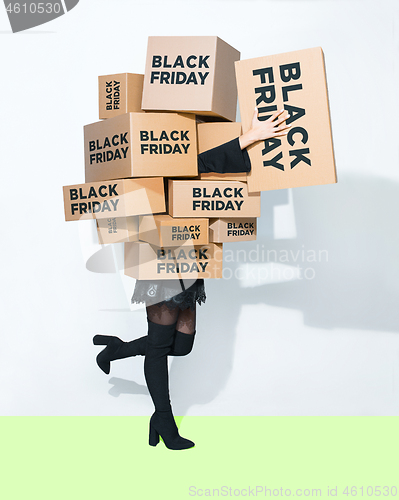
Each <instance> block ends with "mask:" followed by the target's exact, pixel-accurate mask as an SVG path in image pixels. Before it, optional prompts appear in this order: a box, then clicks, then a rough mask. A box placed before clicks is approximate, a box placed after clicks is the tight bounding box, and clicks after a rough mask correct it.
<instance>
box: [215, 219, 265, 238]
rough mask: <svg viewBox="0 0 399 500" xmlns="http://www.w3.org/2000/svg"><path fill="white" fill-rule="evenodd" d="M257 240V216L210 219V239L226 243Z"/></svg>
mask: <svg viewBox="0 0 399 500" xmlns="http://www.w3.org/2000/svg"><path fill="white" fill-rule="evenodd" d="M253 240H256V218H254V217H249V218H247V219H211V220H210V221H209V241H212V242H214V243H224V242H230V241H253Z"/></svg>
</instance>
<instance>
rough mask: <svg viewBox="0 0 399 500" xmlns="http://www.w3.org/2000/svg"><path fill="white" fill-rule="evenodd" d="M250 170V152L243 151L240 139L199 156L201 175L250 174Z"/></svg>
mask: <svg viewBox="0 0 399 500" xmlns="http://www.w3.org/2000/svg"><path fill="white" fill-rule="evenodd" d="M250 170H251V160H250V159H249V155H248V151H247V150H246V149H243V150H241V148H240V142H239V140H238V137H237V138H236V139H233V140H232V141H230V142H226V143H225V144H222V145H221V146H217V147H216V148H213V149H209V150H208V151H204V152H203V153H201V154H200V155H198V173H199V174H204V173H206V172H217V173H218V174H235V173H238V172H249V171H250Z"/></svg>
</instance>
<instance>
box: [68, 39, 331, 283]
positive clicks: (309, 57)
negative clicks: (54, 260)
mask: <svg viewBox="0 0 399 500" xmlns="http://www.w3.org/2000/svg"><path fill="white" fill-rule="evenodd" d="M239 57H240V54H239V52H237V51H236V50H235V49H234V48H232V47H231V46H230V45H228V44H227V43H225V42H224V41H222V40H221V39H220V38H218V37H211V36H210V37H150V38H149V41H148V50H147V61H146V68H145V74H144V75H135V74H117V75H108V76H100V77H99V106H100V115H99V116H100V119H101V120H103V121H100V122H96V123H93V124H90V125H87V126H85V127H84V148H85V181H86V183H85V184H80V185H75V186H65V187H64V203H65V218H66V220H67V221H70V220H81V219H88V218H95V219H97V229H98V237H99V242H100V243H101V244H105V243H120V242H125V274H127V275H128V276H132V277H134V278H136V279H171V278H220V277H222V260H223V257H222V244H223V243H224V242H234V241H245V240H254V239H256V218H257V217H259V216H260V191H263V190H268V189H281V188H287V187H297V186H304V185H312V184H325V183H330V182H336V175H335V166H334V159H333V150H332V140H331V130H330V120H329V111H328V101H327V89H326V82H325V75H324V61H323V55H322V51H321V49H308V50H304V51H299V52H293V53H289V54H281V55H280V56H271V57H265V58H258V59H252V60H247V61H239ZM234 66H236V68H234ZM235 72H236V74H237V83H238V95H239V101H240V108H241V109H240V110H241V117H242V121H243V128H244V131H246V130H248V129H249V128H250V125H251V118H252V114H253V109H254V107H255V105H256V106H257V107H258V109H259V119H260V120H265V119H267V118H268V117H269V116H270V115H271V114H272V113H273V112H274V111H275V110H277V109H282V108H283V107H284V108H285V109H287V110H288V111H289V112H290V115H291V117H290V119H289V120H288V122H289V123H292V124H293V126H292V128H291V130H290V132H289V134H288V136H287V137H284V138H275V139H270V140H268V141H263V142H262V143H258V144H256V145H254V146H252V147H250V148H249V154H250V158H251V164H252V171H251V173H250V174H249V175H248V176H247V175H246V174H244V173H243V174H234V175H233V174H232V175H229V174H216V173H211V174H201V175H198V167H197V155H198V154H199V153H202V152H203V151H207V150H209V149H212V148H213V147H216V146H218V145H220V144H223V143H225V142H228V141H230V140H232V139H234V138H236V137H238V136H239V135H241V132H242V131H241V124H240V123H235V122H234V121H233V120H234V119H235V116H236V103H237V85H236V76H235ZM197 122H199V123H197ZM247 181H248V182H247Z"/></svg>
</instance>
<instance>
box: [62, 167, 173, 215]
mask: <svg viewBox="0 0 399 500" xmlns="http://www.w3.org/2000/svg"><path fill="white" fill-rule="evenodd" d="M63 191H64V211H65V220H66V221H73V220H86V219H108V218H110V217H127V216H131V215H144V214H151V213H162V212H165V190H164V181H163V178H162V177H150V178H142V179H118V180H115V181H106V182H90V183H87V184H76V185H73V186H64V187H63Z"/></svg>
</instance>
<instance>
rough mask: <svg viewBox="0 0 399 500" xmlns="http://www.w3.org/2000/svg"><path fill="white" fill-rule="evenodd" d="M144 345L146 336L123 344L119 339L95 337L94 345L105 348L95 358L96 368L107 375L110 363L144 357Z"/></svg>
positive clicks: (107, 336)
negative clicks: (132, 357)
mask: <svg viewBox="0 0 399 500" xmlns="http://www.w3.org/2000/svg"><path fill="white" fill-rule="evenodd" d="M146 343H147V335H145V336H144V337H140V338H139V339H135V340H132V341H131V342H123V340H121V339H120V338H118V337H113V336H110V335H95V336H94V337H93V344H94V345H106V346H107V347H106V348H105V349H103V350H102V351H101V352H100V353H99V354H98V356H97V358H96V361H97V364H98V366H99V367H100V368H101V370H102V371H103V372H104V373H106V374H107V375H108V374H109V372H110V365H111V361H115V360H116V359H123V358H130V357H131V356H140V355H141V356H144V354H145V346H146Z"/></svg>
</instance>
